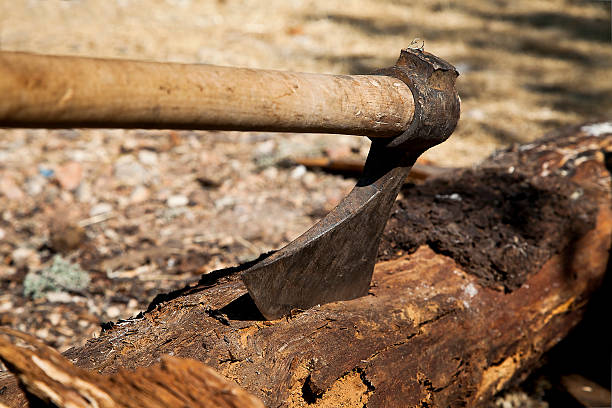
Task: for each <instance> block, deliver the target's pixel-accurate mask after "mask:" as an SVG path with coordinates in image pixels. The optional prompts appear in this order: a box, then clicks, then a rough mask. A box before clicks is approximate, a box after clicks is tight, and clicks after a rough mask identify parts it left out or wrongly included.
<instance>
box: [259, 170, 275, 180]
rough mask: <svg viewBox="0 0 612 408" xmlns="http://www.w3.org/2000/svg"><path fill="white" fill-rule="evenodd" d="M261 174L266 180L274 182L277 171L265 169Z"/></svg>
mask: <svg viewBox="0 0 612 408" xmlns="http://www.w3.org/2000/svg"><path fill="white" fill-rule="evenodd" d="M261 174H262V175H263V176H264V177H265V178H267V179H268V180H276V179H277V178H278V169H277V168H276V167H267V168H266V169H265V170H264V171H262V172H261Z"/></svg>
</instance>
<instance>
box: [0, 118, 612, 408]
mask: <svg viewBox="0 0 612 408" xmlns="http://www.w3.org/2000/svg"><path fill="white" fill-rule="evenodd" d="M611 127H612V124H610V123H608V124H600V125H597V126H596V125H593V126H590V127H582V128H574V129H572V130H569V131H566V132H565V133H563V134H558V135H556V136H554V137H553V136H551V137H548V138H546V139H543V140H541V141H539V142H536V143H533V144H530V145H524V146H520V147H519V146H516V147H513V148H510V149H508V150H506V151H503V152H499V153H497V154H496V155H494V156H493V157H492V158H491V159H489V160H487V161H486V162H484V163H483V164H482V165H481V166H479V167H478V168H476V169H472V170H465V171H463V172H460V173H458V174H455V175H453V177H452V178H445V179H434V180H431V181H428V182H427V183H425V184H424V185H422V186H417V187H408V188H406V189H405V190H404V192H403V195H404V198H402V199H401V200H399V201H398V203H397V206H396V209H395V210H394V213H393V216H392V219H391V220H390V222H389V224H388V225H387V229H386V234H385V237H384V239H383V242H382V243H381V249H380V252H379V258H380V262H379V263H378V264H377V266H376V270H375V273H374V277H373V282H372V286H371V290H370V293H369V295H368V296H365V297H362V298H359V299H355V300H351V301H343V302H335V303H332V304H327V305H323V306H318V307H315V308H312V309H309V310H306V311H302V312H299V313H295V314H294V315H292V316H290V317H287V318H283V319H279V320H275V321H270V322H267V321H262V320H261V319H260V316H259V315H258V312H257V310H256V308H255V306H254V305H253V303H252V302H251V301H250V298H249V297H248V295H247V294H246V290H245V288H244V286H243V284H242V283H241V282H240V280H239V279H238V275H239V271H240V270H241V269H242V268H235V269H230V270H224V271H217V272H214V273H211V274H209V275H205V276H203V277H202V279H201V281H200V283H199V284H198V285H196V286H193V287H190V288H185V289H183V290H180V291H177V292H174V293H172V294H169V295H166V296H160V297H159V298H158V299H156V300H155V301H154V302H153V303H152V305H151V307H150V308H149V310H148V311H147V312H145V313H143V314H142V315H139V316H137V317H135V318H132V319H129V320H126V321H120V322H117V323H115V324H112V325H108V326H107V327H106V328H105V331H104V332H103V333H102V335H101V336H100V337H99V338H97V339H92V340H90V341H89V342H88V344H87V345H86V346H84V347H81V348H75V349H71V350H68V351H67V352H66V353H65V355H66V356H67V357H68V358H69V359H71V360H72V361H73V362H74V363H75V364H76V365H77V366H79V367H82V368H86V369H90V370H96V371H97V372H99V373H102V374H111V373H115V372H117V370H119V369H120V368H128V369H136V368H138V367H148V366H150V365H152V364H155V363H156V362H158V361H159V360H160V359H161V358H162V357H163V356H164V355H168V354H170V355H174V356H179V357H187V358H192V359H196V360H199V361H202V362H204V363H205V364H207V365H209V366H211V367H213V368H214V369H215V370H217V371H218V372H219V373H221V374H222V375H223V376H225V377H226V378H229V379H231V380H234V381H235V382H236V383H237V384H238V385H240V386H241V387H243V388H244V389H246V390H247V391H249V392H251V393H253V394H254V395H256V396H258V397H259V398H261V400H262V401H263V402H264V403H265V404H266V406H287V407H300V406H330V407H331V406H333V407H337V406H347V407H352V406H360V407H361V406H364V405H365V406H368V407H395V406H397V407H406V406H429V407H432V406H476V405H480V404H483V403H485V402H486V401H488V400H489V399H490V398H491V397H492V396H493V395H494V394H495V393H497V392H498V391H500V390H501V389H503V388H504V387H506V386H508V385H510V384H512V383H515V382H518V381H520V380H521V379H523V378H524V377H525V376H526V375H527V374H528V373H529V372H530V370H532V369H533V368H535V367H537V366H538V362H539V360H540V357H541V356H542V354H543V353H544V352H545V351H546V350H548V349H549V348H550V347H552V346H553V345H554V344H556V343H557V342H559V341H560V340H561V339H562V338H563V337H564V336H565V335H566V334H567V333H568V331H569V330H570V329H571V328H572V327H574V326H575V325H576V323H577V322H578V321H580V319H581V316H582V314H583V312H584V309H585V305H586V303H587V301H588V298H589V296H590V294H591V293H592V292H593V291H594V290H595V289H596V288H597V287H598V286H599V285H600V283H601V281H602V279H603V276H604V273H605V270H606V265H607V262H608V253H609V248H610V240H611V234H612V210H611V206H610V203H611V186H610V173H609V171H608V168H609V167H610V157H611V156H610V151H611V147H612V132H611V131H610V128H611ZM606 162H607V166H606ZM5 383H6V384H7V385H6V387H7V388H5V391H4V393H3V395H1V396H0V401H4V402H5V403H7V404H9V405H18V404H19V403H20V402H23V399H22V396H21V395H19V394H18V393H17V391H16V389H15V388H14V384H13V385H11V384H10V383H7V382H5ZM0 388H2V384H1V383H0Z"/></svg>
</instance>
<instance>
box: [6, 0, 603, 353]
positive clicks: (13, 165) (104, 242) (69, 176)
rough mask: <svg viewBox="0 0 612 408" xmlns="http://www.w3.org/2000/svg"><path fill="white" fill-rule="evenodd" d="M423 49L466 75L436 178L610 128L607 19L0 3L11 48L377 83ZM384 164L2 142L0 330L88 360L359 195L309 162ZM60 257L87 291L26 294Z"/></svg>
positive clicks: (431, 6) (102, 142)
mask: <svg viewBox="0 0 612 408" xmlns="http://www.w3.org/2000/svg"><path fill="white" fill-rule="evenodd" d="M416 38H419V39H421V40H422V41H424V44H425V49H426V50H427V51H430V52H432V53H435V54H437V55H439V56H441V57H443V58H445V59H446V60H448V61H450V62H451V63H453V64H454V65H455V66H456V67H457V68H458V70H459V71H460V73H461V75H460V77H459V81H458V88H459V93H460V95H461V99H462V117H461V120H460V123H459V126H458V128H457V131H456V132H455V134H454V135H453V136H452V137H451V139H450V140H449V141H447V142H445V143H444V144H442V145H441V146H439V147H437V148H434V149H432V150H431V151H430V152H428V153H427V154H426V159H427V160H428V161H429V162H430V163H433V164H435V165H438V166H444V167H457V166H469V165H471V164H473V163H475V162H477V161H479V160H481V159H483V158H484V157H486V156H487V155H488V154H490V153H491V152H492V151H494V150H495V149H496V148H499V147H502V146H506V145H509V144H512V143H519V142H527V141H530V140H533V139H535V138H537V137H539V136H541V135H542V134H544V133H545V132H546V131H548V130H551V129H554V128H557V127H560V126H563V125H567V124H577V123H580V122H584V121H586V120H590V119H601V118H605V116H606V115H609V114H610V112H612V98H610V95H611V94H612V81H610V78H609V75H610V69H611V67H612V46H611V44H610V42H611V40H612V38H611V34H610V4H609V3H607V2H601V1H600V2H598V1H570V0H555V1H528V0H517V1H504V0H497V1H482V0H466V1H461V2H452V1H445V0H438V1H433V0H429V1H421V2H414V1H411V2H409V1H402V0H395V1H391V0H385V1H382V0H363V1H358V0H353V1H347V0H344V1H342V0H327V1H306V0H303V1H300V0H293V1H287V0H268V1H266V2H255V1H250V2H249V1H245V0H242V1H240V0H218V1H191V0H166V1H162V0H149V1H144V0H81V1H80V0H71V1H58V0H46V1H43V0H29V1H23V2H12V1H8V0H0V49H1V50H3V51H30V52H39V53H54V54H69V55H87V56H98V57H116V58H134V59H148V60H158V61H177V62H187V63H210V64H218V65H231V66H245V67H252V68H269V69H281V70H293V71H307V72H320V73H367V72H369V71H372V70H374V69H377V68H381V67H385V66H389V65H392V64H393V62H394V60H395V59H396V58H397V56H398V55H399V50H400V49H401V48H403V47H406V46H408V45H409V44H410V43H411V42H412V41H413V40H414V39H416ZM367 148H368V142H367V140H366V139H365V138H358V137H351V136H334V135H291V134H272V133H261V132H257V133H233V132H192V131H178V132H177V131H141V130H129V131H125V130H109V129H99V130H27V129H4V130H0V287H1V288H2V294H0V323H1V324H6V325H10V326H12V327H15V328H18V329H20V330H23V331H26V332H30V333H33V334H35V335H36V336H38V337H40V338H41V339H43V340H45V341H46V342H47V343H49V344H50V345H52V346H54V347H56V348H58V349H59V350H62V351H63V350H66V349H67V348H69V347H71V346H74V345H78V344H82V343H83V342H84V341H85V340H86V339H87V338H89V337H91V336H95V335H96V334H97V333H98V332H99V331H100V324H101V323H103V322H105V321H110V320H117V319H120V318H127V317H129V316H132V315H134V314H136V313H137V312H138V311H140V310H142V309H144V308H146V306H147V305H148V303H149V302H150V301H151V299H152V298H153V297H154V296H155V294H156V293H159V292H165V291H169V290H171V289H173V288H177V287H181V286H183V285H185V284H186V283H188V282H192V281H194V280H197V279H198V277H199V275H200V274H202V273H204V272H207V271H210V270H213V269H218V268H221V267H224V266H229V265H233V264H236V263H237V262H240V261H245V260H248V259H252V258H254V257H256V256H257V255H258V254H259V253H260V252H263V251H266V250H269V249H272V248H276V247H279V246H281V245H283V244H285V243H287V242H288V241H290V240H291V239H293V238H294V237H296V236H297V235H298V234H300V233H301V232H303V231H304V230H305V229H306V228H308V226H310V225H311V224H312V223H314V222H315V221H316V220H317V219H318V218H319V217H320V216H321V215H323V214H325V213H326V212H327V211H329V210H330V209H331V208H332V207H333V206H334V205H335V204H336V203H337V202H338V201H339V200H340V199H341V198H342V197H343V196H344V195H345V194H346V193H347V192H348V191H349V190H350V188H351V187H352V185H353V183H354V180H351V179H349V178H343V177H341V176H338V175H331V174H326V173H322V172H314V171H311V170H308V169H306V168H304V167H303V166H296V165H295V164H292V161H294V160H295V159H296V158H299V157H318V156H327V157H332V158H347V157H351V158H354V157H361V158H363V157H364V156H365V154H366V152H367ZM56 255H59V256H61V259H56V258H55V256H56ZM62 260H67V261H69V262H71V263H72V264H78V265H80V267H81V268H82V270H83V273H84V274H87V273H88V275H89V279H90V281H89V282H90V283H89V285H87V286H85V287H82V286H78V285H77V286H74V287H72V289H71V290H68V291H61V292H53V291H48V290H47V289H49V288H46V289H45V288H43V289H41V290H40V291H39V292H36V293H34V292H32V291H30V292H28V294H29V296H25V295H24V281H25V282H27V280H26V276H28V274H30V276H32V275H33V274H37V273H38V274H40V272H41V271H43V270H46V269H48V268H50V267H51V266H52V265H53V263H54V262H60V263H61V261H62ZM26 289H27V288H26ZM33 294H34V295H36V294H38V295H39V296H38V297H36V298H33V297H32V295H33Z"/></svg>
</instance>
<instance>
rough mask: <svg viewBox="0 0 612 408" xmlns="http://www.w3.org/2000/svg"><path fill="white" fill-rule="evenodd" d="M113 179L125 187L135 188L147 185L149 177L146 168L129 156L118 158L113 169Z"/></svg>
mask: <svg viewBox="0 0 612 408" xmlns="http://www.w3.org/2000/svg"><path fill="white" fill-rule="evenodd" d="M114 174H115V177H116V178H117V180H118V181H119V182H121V183H122V184H124V185H127V186H136V185H139V184H144V183H147V182H148V181H149V180H150V179H151V175H150V174H149V172H148V171H147V169H146V168H144V166H143V165H142V164H140V163H139V162H137V161H135V160H134V158H133V157H132V156H131V155H127V156H123V157H120V158H119V159H118V160H117V163H115V167H114Z"/></svg>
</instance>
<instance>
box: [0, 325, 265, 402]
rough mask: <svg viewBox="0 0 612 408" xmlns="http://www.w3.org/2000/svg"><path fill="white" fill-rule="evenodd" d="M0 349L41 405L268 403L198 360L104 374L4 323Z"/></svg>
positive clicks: (171, 361)
mask: <svg viewBox="0 0 612 408" xmlns="http://www.w3.org/2000/svg"><path fill="white" fill-rule="evenodd" d="M0 353H1V354H2V356H3V360H4V361H5V362H6V363H7V364H8V366H9V367H10V368H11V369H12V370H13V371H14V372H17V373H19V374H18V375H19V378H20V380H21V381H22V383H23V384H24V386H25V387H26V389H27V391H28V393H29V394H30V395H33V396H34V397H35V398H37V400H36V402H37V403H39V404H40V403H45V404H48V405H53V406H57V407H101V408H110V407H125V408H142V407H147V408H157V407H158V408H166V407H211V408H212V407H215V408H232V407H244V408H263V406H264V405H263V404H262V403H261V401H260V400H258V399H257V398H255V397H254V396H252V395H250V394H249V393H247V392H246V391H244V390H242V389H241V388H240V387H238V386H236V385H235V384H232V383H231V382H229V381H227V380H226V379H225V378H223V377H221V376H220V375H219V374H217V373H216V372H215V371H214V370H213V369H211V368H209V367H206V366H205V365H204V364H202V363H200V362H198V361H195V360H186V359H180V358H177V357H169V356H165V357H164V358H163V359H162V361H161V363H160V364H156V365H154V366H151V367H147V368H140V369H138V370H136V371H134V372H129V371H126V370H121V371H119V372H118V373H116V374H115V375H112V376H103V375H100V374H96V373H94V372H90V371H87V370H83V369H81V368H78V367H76V366H74V365H73V364H71V363H70V362H69V361H68V360H67V359H66V358H65V357H63V356H62V355H61V354H59V353H58V352H57V351H55V350H53V349H52V348H50V347H48V346H46V345H45V344H44V343H42V342H40V341H38V340H36V339H35V338H33V337H32V336H29V335H27V334H25V333H21V332H18V331H16V330H11V329H6V328H0ZM30 401H31V402H33V401H32V400H30Z"/></svg>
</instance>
